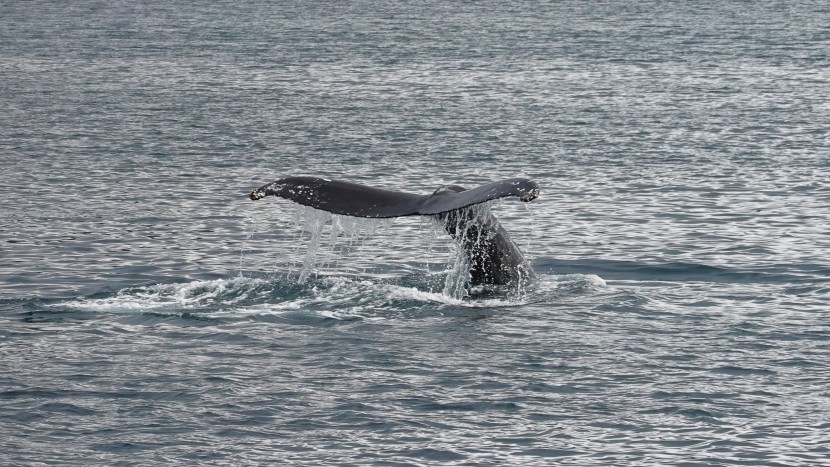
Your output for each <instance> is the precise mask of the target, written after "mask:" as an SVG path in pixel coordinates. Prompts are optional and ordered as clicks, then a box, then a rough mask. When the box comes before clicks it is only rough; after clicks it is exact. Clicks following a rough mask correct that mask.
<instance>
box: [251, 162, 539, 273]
mask: <svg viewBox="0 0 830 467" xmlns="http://www.w3.org/2000/svg"><path fill="white" fill-rule="evenodd" d="M265 196H279V197H281V198H285V199H289V200H291V201H294V202H296V203H299V204H302V205H305V206H310V207H313V208H315V209H321V210H323V211H328V212H331V213H333V214H341V215H345V216H355V217H374V218H388V217H403V216H417V215H421V216H427V215H434V216H436V217H437V218H438V219H439V220H441V221H442V223H443V225H444V228H445V229H446V231H447V233H449V234H450V236H452V237H453V238H454V239H455V240H456V241H457V242H459V244H460V245H461V247H462V248H463V249H464V251H465V252H466V254H467V259H468V261H469V265H470V283H471V284H474V285H477V284H494V285H515V286H518V285H520V284H523V283H526V282H527V281H528V280H533V279H535V274H534V273H533V269H532V268H531V267H530V265H529V264H528V263H527V261H525V259H524V256H522V253H521V251H520V250H519V248H518V247H517V246H516V244H515V243H513V241H512V240H511V239H510V237H509V236H508V235H507V231H506V230H504V227H502V226H501V224H499V221H498V220H497V219H496V218H495V216H493V215H492V214H491V213H490V211H489V209H477V208H476V205H478V204H481V203H484V202H486V201H490V200H494V199H499V198H505V197H509V196H516V197H518V198H519V199H521V200H522V201H531V200H533V199H536V198H537V197H538V196H539V185H537V184H536V182H533V181H531V180H528V179H524V178H511V179H507V180H503V181H500V182H493V183H488V184H486V185H482V186H479V187H476V188H472V189H470V190H467V189H465V188H462V187H460V186H457V185H451V186H443V187H441V188H438V189H437V190H435V192H434V193H432V194H431V195H416V194H411V193H404V192H401V191H392V190H383V189H379V188H372V187H367V186H364V185H359V184H357V183H351V182H343V181H337V180H326V179H323V178H316V177H286V178H281V179H279V180H276V181H274V182H271V183H269V184H267V185H263V186H261V187H259V188H257V189H256V190H254V191H252V192H251V194H250V198H251V199H252V200H258V199H261V198H264V197H265Z"/></svg>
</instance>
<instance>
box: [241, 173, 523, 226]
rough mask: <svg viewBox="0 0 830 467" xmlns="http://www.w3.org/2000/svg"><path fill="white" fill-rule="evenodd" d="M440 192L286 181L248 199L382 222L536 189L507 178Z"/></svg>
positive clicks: (309, 179) (312, 179)
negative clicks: (277, 199) (269, 198)
mask: <svg viewBox="0 0 830 467" xmlns="http://www.w3.org/2000/svg"><path fill="white" fill-rule="evenodd" d="M442 188H443V187H442ZM442 188H439V189H438V190H436V191H435V192H434V193H432V194H429V195H415V194H412V193H404V192H402V191H392V190H383V189H380V188H372V187H368V186H365V185H359V184H357V183H351V182H344V181H339V180H326V179H324V178H317V177H286V178H281V179H279V180H276V181H273V182H271V183H269V184H267V185H263V186H261V187H259V188H257V189H256V190H254V191H252V192H251V195H250V197H251V199H252V200H258V199H261V198H264V197H266V196H279V197H280V198H285V199H289V200H291V201H294V202H295V203H299V204H302V205H305V206H311V207H313V208H315V209H321V210H323V211H328V212H331V213H333V214H342V215H344V216H355V217H377V218H382V217H403V216H418V215H420V216H427V215H432V214H441V213H444V212H449V211H455V210H457V209H462V208H466V207H468V206H472V205H474V204H480V203H484V202H486V201H491V200H494V199H499V198H506V197H510V196H516V197H518V198H519V199H521V200H522V201H531V200H533V199H535V198H536V197H538V196H539V185H537V184H536V182H534V181H532V180H528V179H526V178H509V179H507V180H502V181H500V182H492V183H488V184H486V185H481V186H479V187H476V188H472V189H470V190H463V191H460V192H457V191H452V190H442Z"/></svg>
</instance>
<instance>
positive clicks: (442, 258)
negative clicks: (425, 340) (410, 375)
mask: <svg viewBox="0 0 830 467" xmlns="http://www.w3.org/2000/svg"><path fill="white" fill-rule="evenodd" d="M291 206H292V207H293V213H292V214H291V215H290V216H285V215H284V214H283V218H290V221H284V220H283V221H279V220H277V221H276V222H275V223H273V224H271V226H269V227H268V228H269V229H274V230H276V231H277V232H276V234H278V235H279V236H280V237H279V238H280V239H281V241H279V242H275V243H274V244H275V245H278V246H277V248H276V249H277V251H274V248H273V245H272V246H271V248H270V249H266V251H265V252H264V253H263V254H266V255H271V256H273V257H275V258H276V260H275V262H274V264H273V270H274V271H275V274H276V275H283V276H287V277H289V278H292V279H294V280H297V281H298V282H306V281H307V280H308V279H309V278H311V277H319V276H327V275H340V276H343V275H345V276H355V277H366V278H369V277H374V278H377V279H381V280H389V279H393V278H396V277H400V276H401V275H406V274H408V273H409V274H412V275H414V276H416V277H417V278H418V279H417V280H416V282H417V284H416V285H417V287H418V288H421V289H424V288H426V289H427V290H428V291H429V292H431V293H441V294H443V295H446V296H448V297H450V298H453V299H461V298H463V297H464V296H467V295H469V294H470V292H471V287H470V280H471V274H470V268H471V257H470V254H469V253H468V252H469V251H471V249H479V248H487V244H488V242H490V241H491V237H490V236H489V235H488V232H486V231H483V229H481V228H478V229H477V228H476V226H477V225H478V224H477V223H476V222H474V221H475V220H476V219H492V214H491V203H489V202H488V203H482V204H479V205H475V206H472V207H469V208H466V209H464V210H461V211H458V212H456V214H455V215H442V216H416V217H409V218H397V219H374V218H360V217H350V216H343V215H337V214H332V213H329V212H326V211H321V210H318V209H314V208H311V207H307V206H302V205H299V204H293V203H292V205H291ZM450 232H452V235H448V233H450ZM272 234H274V233H273V232H269V233H265V235H266V236H268V235H272ZM253 236H254V237H256V235H253ZM454 239H455V240H454ZM462 239H463V240H462ZM249 240H250V239H249ZM248 256H250V255H248ZM243 257H244V255H243ZM528 283H529V278H528V277H526V276H523V277H522V280H520V283H519V284H514V285H516V286H518V287H513V289H517V290H514V293H515V292H516V291H518V292H519V293H524V290H525V288H526V287H527V284H528Z"/></svg>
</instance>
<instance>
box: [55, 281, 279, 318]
mask: <svg viewBox="0 0 830 467" xmlns="http://www.w3.org/2000/svg"><path fill="white" fill-rule="evenodd" d="M264 283H266V281H264V280H262V279H253V278H246V277H236V278H233V279H216V280H211V281H192V282H188V283H183V284H182V283H179V284H154V285H148V286H143V287H131V288H126V289H121V290H119V291H118V292H117V293H116V294H115V295H114V296H111V297H103V298H79V299H76V300H69V301H65V302H61V303H56V304H53V305H51V306H55V307H57V306H60V307H63V308H71V309H77V310H83V311H97V312H108V313H119V312H142V311H153V310H159V309H177V310H182V309H184V310H192V309H198V308H201V307H205V306H209V305H216V304H217V303H219V304H221V305H231V306H232V305H233V304H234V303H238V302H241V301H243V300H246V299H248V298H249V297H250V294H251V293H252V292H253V290H254V289H255V288H256V287H257V286H259V285H262V284H264ZM231 291H233V292H234V294H232V295H230V294H228V293H229V292H231ZM226 295H230V296H226Z"/></svg>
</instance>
